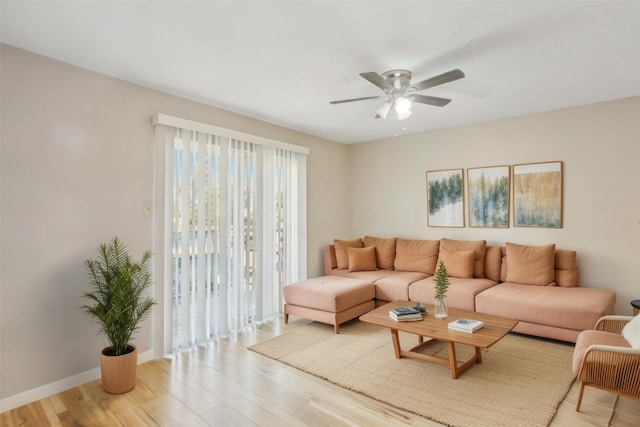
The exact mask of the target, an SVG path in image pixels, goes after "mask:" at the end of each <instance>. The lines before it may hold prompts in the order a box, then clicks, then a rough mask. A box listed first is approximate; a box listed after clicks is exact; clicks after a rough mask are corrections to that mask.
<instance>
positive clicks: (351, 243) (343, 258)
mask: <svg viewBox="0 0 640 427" xmlns="http://www.w3.org/2000/svg"><path fill="white" fill-rule="evenodd" d="M333 244H334V246H335V248H336V263H337V266H338V269H339V270H345V269H347V268H348V267H349V255H348V254H347V248H361V247H362V239H360V238H358V239H353V240H338V239H334V241H333Z"/></svg>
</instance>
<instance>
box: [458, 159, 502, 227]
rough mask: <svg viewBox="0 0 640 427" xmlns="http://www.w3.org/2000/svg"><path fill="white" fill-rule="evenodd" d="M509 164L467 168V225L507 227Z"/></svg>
mask: <svg viewBox="0 0 640 427" xmlns="http://www.w3.org/2000/svg"><path fill="white" fill-rule="evenodd" d="M509 170H510V168H509V166H491V167H486V168H470V169H467V197H468V201H467V206H468V210H469V227H496V228H508V227H509Z"/></svg>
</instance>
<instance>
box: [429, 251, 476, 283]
mask: <svg viewBox="0 0 640 427" xmlns="http://www.w3.org/2000/svg"><path fill="white" fill-rule="evenodd" d="M475 253H476V252H475V251H474V250H473V249H471V250H468V251H450V250H448V249H445V248H443V247H442V246H440V253H439V254H438V264H440V261H442V262H443V263H444V266H445V267H446V268H447V276H449V277H459V278H461V279H471V278H472V277H473V266H474V263H475Z"/></svg>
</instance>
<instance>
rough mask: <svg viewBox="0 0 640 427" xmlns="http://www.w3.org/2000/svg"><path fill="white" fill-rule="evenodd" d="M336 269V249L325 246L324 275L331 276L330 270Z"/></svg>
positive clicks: (332, 246)
mask: <svg viewBox="0 0 640 427" xmlns="http://www.w3.org/2000/svg"><path fill="white" fill-rule="evenodd" d="M334 268H338V261H337V260H336V247H335V246H334V245H325V247H324V275H325V276H328V275H329V274H331V270H333V269H334Z"/></svg>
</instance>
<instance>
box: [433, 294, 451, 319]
mask: <svg viewBox="0 0 640 427" xmlns="http://www.w3.org/2000/svg"><path fill="white" fill-rule="evenodd" d="M433 315H434V316H435V317H436V319H444V318H445V317H447V316H448V315H449V310H448V309H447V297H446V295H445V296H442V297H439V298H436V299H435V300H434V301H433Z"/></svg>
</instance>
